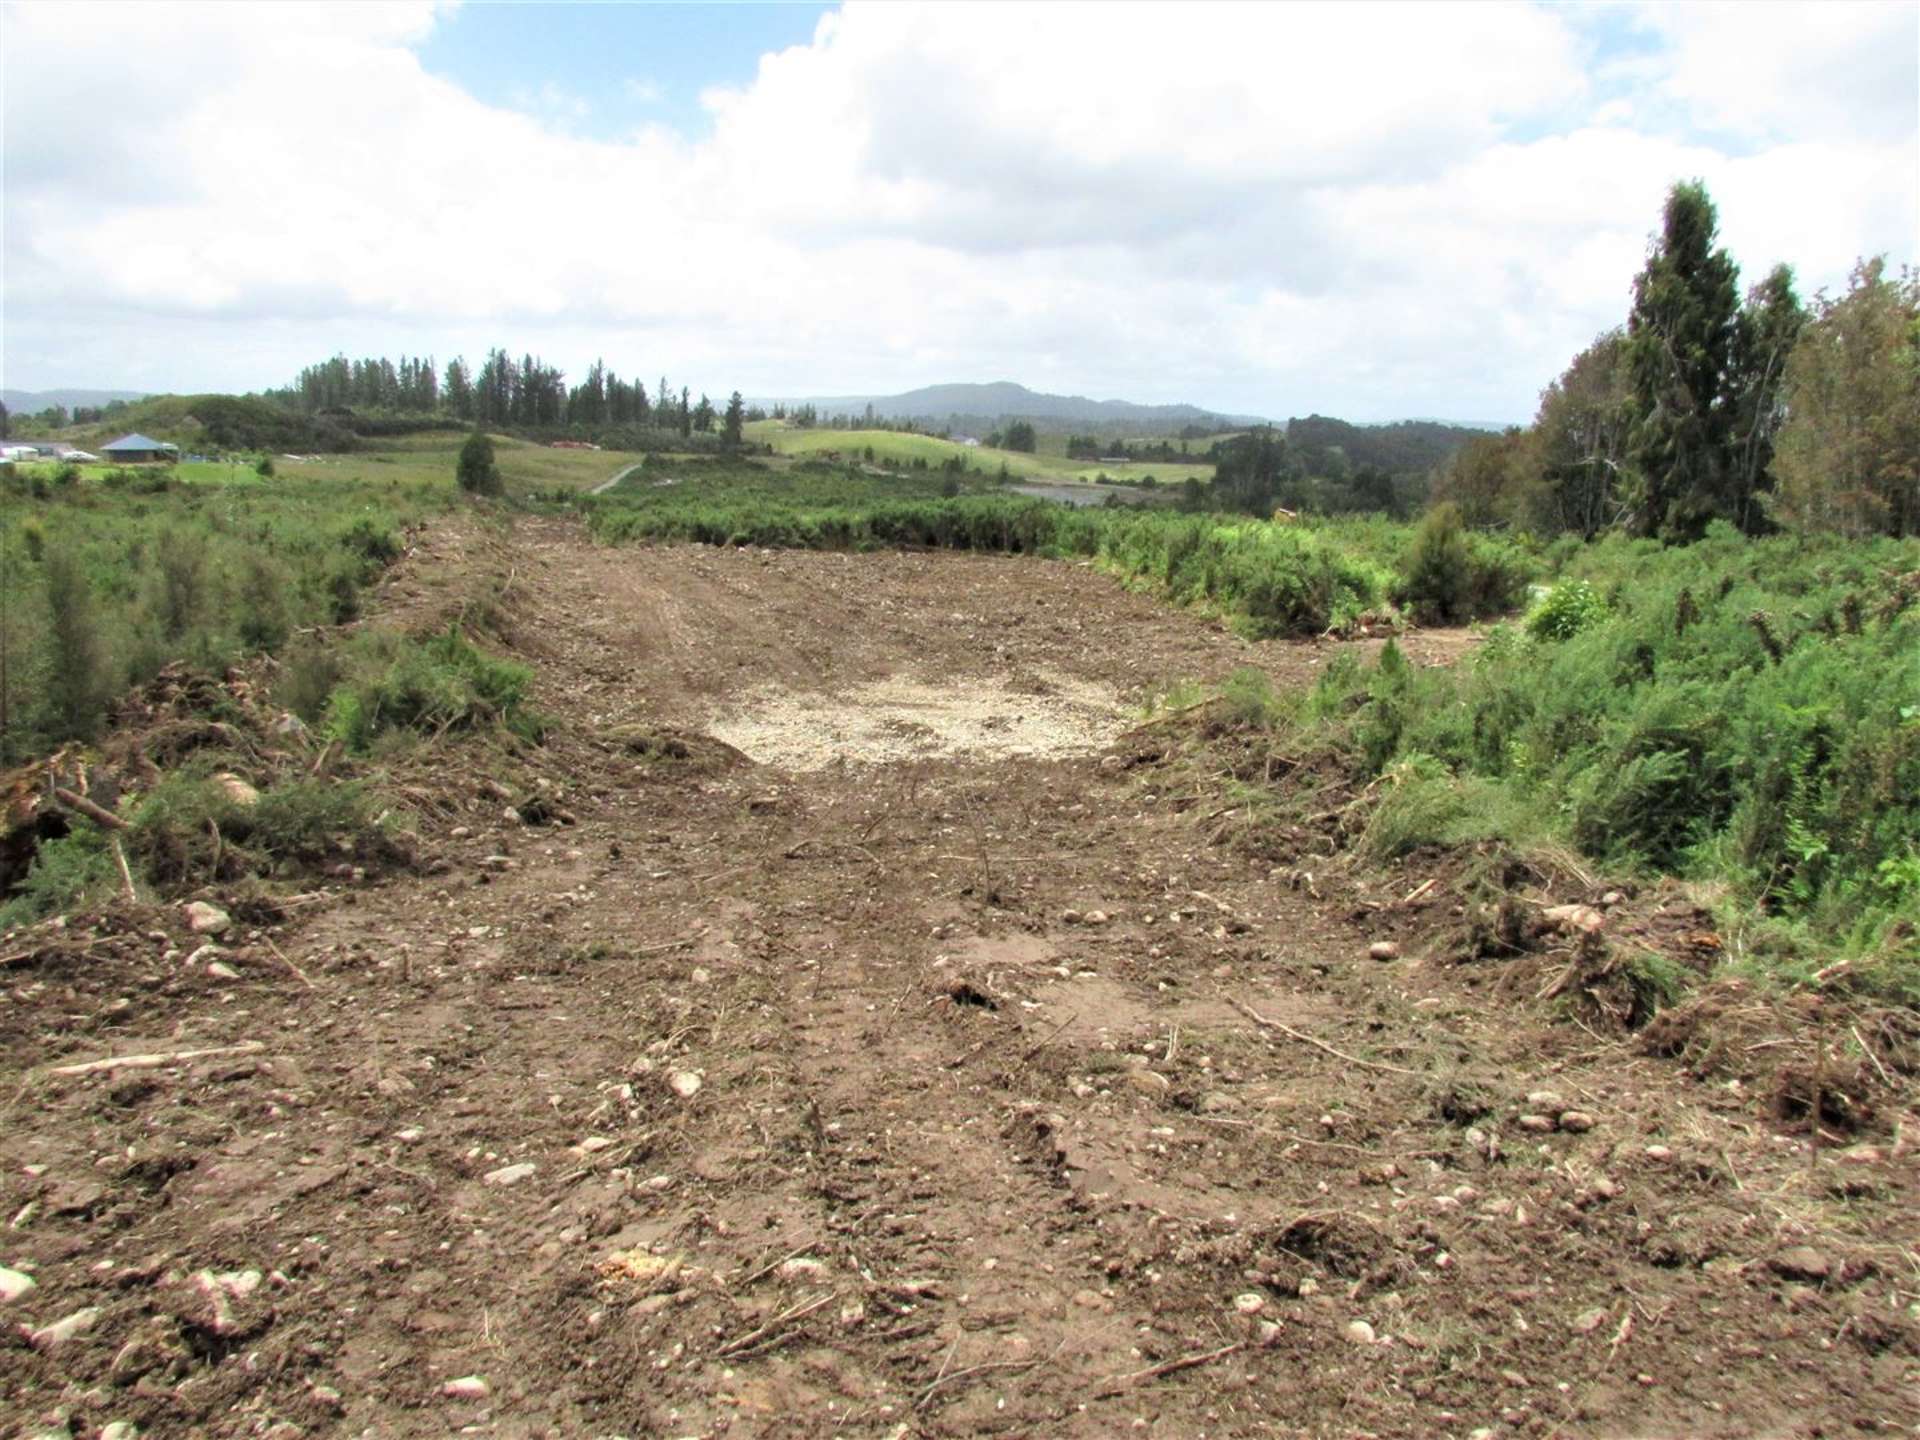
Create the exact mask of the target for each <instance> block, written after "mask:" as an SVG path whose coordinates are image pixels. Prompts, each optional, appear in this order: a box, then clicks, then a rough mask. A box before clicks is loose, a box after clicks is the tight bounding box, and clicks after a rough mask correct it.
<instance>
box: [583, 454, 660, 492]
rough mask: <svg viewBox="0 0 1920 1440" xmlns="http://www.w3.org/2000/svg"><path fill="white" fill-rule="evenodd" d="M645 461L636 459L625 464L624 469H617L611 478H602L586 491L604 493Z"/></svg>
mask: <svg viewBox="0 0 1920 1440" xmlns="http://www.w3.org/2000/svg"><path fill="white" fill-rule="evenodd" d="M646 463H647V462H646V461H644V460H636V461H635V462H634V463H633V464H631V465H629V466H627V468H626V469H624V470H621V471H617V472H616V473H615V474H614V476H613V478H612V479H611V480H602V481H601V482H600V483H599V484H598V485H596V486H594V487H593V489H591V490H589V491H588V492H587V493H588V494H589V495H604V494H606V493H607V491H609V490H611V489H613V487H614V486H616V485H618V484H619V483H620V482H621V481H622V480H624V479H626V478H627V476H629V475H631V474H632V473H633V472H634V471H636V470H638V469H639V468H640V467H641V466H642V465H645V464H646Z"/></svg>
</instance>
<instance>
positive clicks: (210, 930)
mask: <svg viewBox="0 0 1920 1440" xmlns="http://www.w3.org/2000/svg"><path fill="white" fill-rule="evenodd" d="M181 913H182V914H184V915H185V916H186V919H187V928H188V929H189V930H191V931H193V933H194V934H196V935H224V934H226V932H227V931H228V930H229V929H231V928H232V926H233V917H232V916H231V915H229V914H227V912H226V911H224V910H222V909H221V908H220V907H219V906H218V905H209V904H208V903H207V902H206V901H204V900H189V901H188V902H187V903H186V904H185V905H184V906H183V907H181Z"/></svg>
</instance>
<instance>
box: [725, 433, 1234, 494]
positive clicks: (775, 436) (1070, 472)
mask: <svg viewBox="0 0 1920 1440" xmlns="http://www.w3.org/2000/svg"><path fill="white" fill-rule="evenodd" d="M746 438H747V439H748V440H750V441H752V442H754V443H756V444H765V445H771V446H772V447H773V449H774V452H775V453H776V454H780V455H792V456H802V457H825V456H829V455H836V454H837V455H838V456H839V457H840V458H841V459H843V460H851V461H864V460H865V459H866V455H867V451H868V450H872V452H873V463H874V464H876V465H890V466H904V465H912V464H914V463H916V462H919V463H923V464H925V465H926V466H927V467H928V468H929V469H936V468H938V467H939V466H941V465H945V464H948V463H950V462H952V461H954V460H955V459H958V460H959V462H960V463H961V464H962V465H964V466H965V467H966V468H967V469H969V470H974V471H978V472H979V473H980V474H982V475H989V476H991V475H998V474H999V473H1000V470H1001V467H1002V466H1005V468H1006V470H1007V473H1008V474H1009V475H1011V476H1013V478H1015V479H1017V480H1039V481H1044V482H1046V483H1048V484H1082V485H1091V484H1093V483H1095V482H1096V481H1097V480H1098V479H1099V478H1100V477H1101V476H1103V475H1104V476H1106V477H1108V478H1109V479H1111V480H1114V481H1118V482H1120V483H1123V484H1137V483H1139V482H1140V481H1141V480H1142V479H1144V478H1145V477H1146V476H1149V475H1151V476H1152V477H1153V478H1154V480H1155V482H1156V483H1157V484H1158V485H1161V486H1179V485H1181V484H1183V483H1184V482H1185V481H1186V480H1188V479H1189V478H1192V479H1196V480H1198V481H1200V482H1201V483H1202V484H1205V483H1206V482H1207V481H1209V480H1211V479H1212V478H1213V466H1211V465H1208V464H1204V463H1198V462H1196V463H1194V464H1160V463H1157V462H1154V461H1145V460H1143V461H1137V462H1134V463H1132V464H1127V465H1104V466H1103V465H1098V464H1092V463H1089V462H1088V461H1085V460H1069V459H1068V458H1067V457H1066V455H1064V454H1063V453H1059V450H1058V449H1057V448H1055V447H1057V446H1063V445H1064V444H1065V441H1064V439H1060V438H1058V437H1053V436H1046V437H1042V440H1041V444H1042V446H1043V449H1042V450H1041V452H1040V453H1038V454H1033V455H1028V454H1024V453H1022V452H1020V451H1015V450H994V449H990V448H989V447H987V446H985V445H978V446H975V445H962V444H960V443H959V442H958V441H957V440H942V439H940V438H939V437H938V436H936V435H917V434H908V433H906V432H903V431H897V430H816V429H807V430H796V429H794V428H792V427H791V426H789V425H788V424H787V423H786V422H785V421H783V420H759V421H755V422H753V423H752V424H750V425H748V426H747V428H746ZM1048 441H1052V442H1053V445H1051V446H1049V445H1048V443H1047V442H1048Z"/></svg>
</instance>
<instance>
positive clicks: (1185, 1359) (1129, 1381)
mask: <svg viewBox="0 0 1920 1440" xmlns="http://www.w3.org/2000/svg"><path fill="white" fill-rule="evenodd" d="M1246 1348H1247V1342H1246V1341H1244V1340H1236V1341H1234V1342H1233V1344H1231V1345H1222V1346H1221V1347H1220V1348H1219V1349H1218V1350H1202V1351H1198V1352H1196V1353H1194V1354H1192V1355H1182V1356H1181V1357H1180V1358H1179V1359H1178V1360H1168V1361H1165V1362H1163V1363H1162V1364H1159V1365H1149V1366H1148V1367H1147V1368H1146V1369H1145V1370H1135V1371H1134V1372H1132V1373H1131V1374H1129V1375H1116V1376H1114V1377H1113V1378H1112V1379H1111V1380H1108V1381H1105V1382H1104V1383H1103V1384H1102V1385H1101V1386H1100V1388H1099V1389H1098V1390H1096V1391H1094V1392H1093V1393H1094V1394H1095V1395H1096V1396H1098V1397H1100V1398H1101V1399H1105V1398H1106V1397H1107V1396H1109V1395H1118V1394H1120V1393H1121V1392H1123V1391H1125V1390H1127V1389H1129V1388H1130V1387H1132V1386H1134V1385H1136V1384H1138V1383H1139V1382H1140V1381H1142V1380H1158V1379H1160V1378H1161V1377H1162V1376H1166V1375H1174V1374H1178V1373H1179V1372H1180V1371H1182V1370H1192V1369H1194V1368H1195V1367H1196V1366H1200V1365H1211V1364H1212V1363H1213V1362H1214V1361H1216V1360H1224V1359H1226V1357H1227V1356H1229V1355H1231V1354H1233V1353H1234V1351H1236V1350H1244V1349H1246Z"/></svg>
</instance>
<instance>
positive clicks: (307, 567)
mask: <svg viewBox="0 0 1920 1440" xmlns="http://www.w3.org/2000/svg"><path fill="white" fill-rule="evenodd" d="M206 469H207V470H208V471H212V472H213V473H217V474H222V475H224V474H225V471H226V467H219V468H218V470H215V469H214V467H206ZM441 473H442V478H441V479H440V480H439V483H438V486H437V487H429V486H428V485H426V484H425V483H424V482H416V483H415V484H414V485H413V486H411V487H403V486H400V485H394V484H386V483H383V484H378V485H375V484H372V483H369V482H366V481H363V480H360V479H358V478H354V477H340V476H336V475H330V474H327V473H325V472H323V471H320V470H315V471H314V472H312V473H303V474H302V475H301V476H300V478H299V482H298V484H290V485H284V486H283V485H282V484H280V483H278V482H273V483H268V484H262V483H260V481H258V480H257V479H255V478H254V477H253V476H252V475H251V474H250V473H247V472H244V471H243V472H242V473H241V475H240V476H236V477H234V483H231V484H229V483H225V482H224V481H222V482H218V483H215V482H205V483H192V482H184V481H176V482H175V483H174V484H173V485H172V487H171V488H170V489H168V490H166V491H165V492H164V493H158V494H155V493H148V492H146V491H145V490H142V489H139V488H135V487H132V486H124V485H115V484H114V483H112V475H111V473H109V474H108V475H107V476H106V477H104V478H103V479H101V480H99V481H94V480H91V479H83V480H82V481H81V482H80V483H79V484H77V485H74V486H70V487H64V488H54V489H52V490H50V492H49V494H48V496H47V497H46V498H45V499H39V500H36V499H33V498H32V497H31V495H30V494H26V495H22V496H21V498H20V499H18V500H13V501H10V502H9V504H8V507H7V508H6V509H5V510H4V511H3V512H0V547H4V549H5V552H6V556H7V560H8V563H7V564H6V565H4V566H0V624H8V625H10V627H11V628H10V634H11V635H12V638H13V642H14V644H13V650H12V653H11V656H10V663H9V665H8V666H7V668H6V674H5V677H4V678H5V682H6V684H7V688H8V693H7V696H6V702H7V703H6V704H5V706H4V707H0V715H4V716H5V718H6V722H7V723H6V726H5V728H4V729H0V764H5V763H12V762H13V761H16V760H18V759H21V758H23V757H26V756H30V755H33V754H37V753H40V752H41V751H44V750H46V749H50V748H52V747H53V746H56V745H58V744H61V743H62V742H64V741H66V740H69V739H73V738H78V737H86V736H91V735H93V734H95V733H97V732H98V730H99V728H100V725H101V723H102V721H103V720H104V718H105V715H106V710H107V707H108V704H109V703H110V702H111V701H112V700H113V699H114V698H115V697H116V696H118V695H119V694H120V693H122V692H123V691H124V690H125V689H126V688H127V687H128V686H129V685H137V684H140V683H143V682H144V681H146V680H147V679H149V678H151V677H152V676H153V675H154V674H155V673H156V672H157V671H158V670H159V669H160V668H161V667H162V666H163V665H166V664H168V663H170V662H172V661H176V660H185V661H188V662H190V663H192V664H196V665H201V666H205V667H209V668H219V667H222V666H224V665H226V664H229V663H231V662H232V661H234V660H237V659H239V658H240V657H242V656H244V655H246V654H249V653H252V652H256V651H262V650H269V651H270V650H273V649H275V648H277V647H279V646H281V645H283V644H285V642H286V640H287V639H288V637H289V636H290V635H292V634H293V632H294V631H295V630H297V629H300V628H302V627H307V626H313V625H317V624H325V623H330V622H336V621H340V620H345V619H350V618H352V617H353V616H355V615H356V614H358V612H359V608H360V593H361V591H362V589H363V588H364V587H365V586H366V585H368V584H369V583H371V581H372V580H373V579H374V578H375V577H376V576H377V575H378V574H379V573H380V572H381V570H382V569H383V568H384V567H385V566H386V565H387V564H389V563H391V562H392V560H393V559H394V558H395V557H396V556H397V555H398V554H399V553H400V540H399V532H400V528H401V525H402V524H403V522H405V521H406V520H409V519H411V518H413V517H414V516H417V515H418V514H420V513H421V512H422V511H423V510H424V509H426V508H428V507H430V506H433V505H436V504H437V505H445V504H450V503H452V500H453V496H452V494H451V491H450V489H449V488H448V487H447V486H446V483H445V480H444V471H442V472H441ZM243 477H244V478H243ZM7 616H11V617H12V618H11V620H8V619H7V618H6V617H7Z"/></svg>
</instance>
